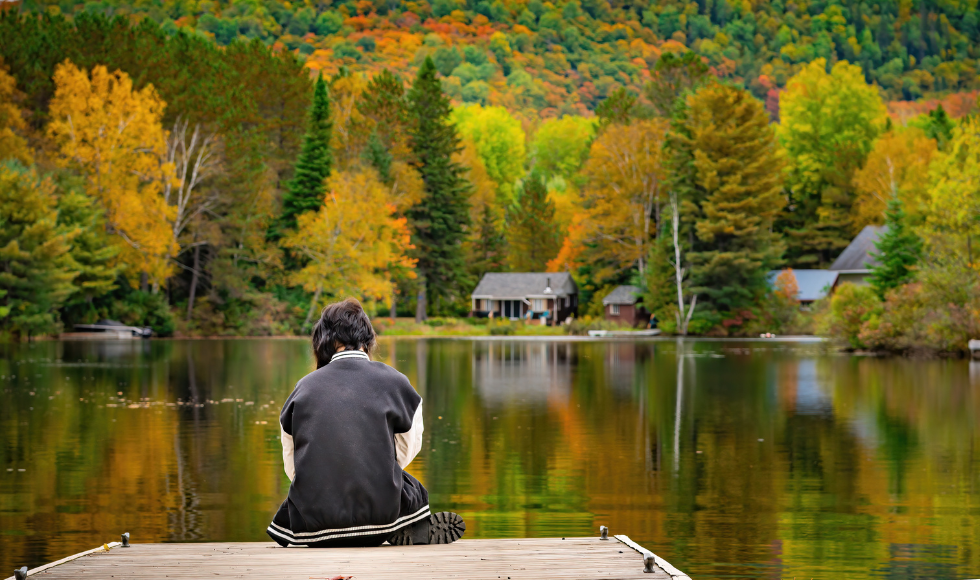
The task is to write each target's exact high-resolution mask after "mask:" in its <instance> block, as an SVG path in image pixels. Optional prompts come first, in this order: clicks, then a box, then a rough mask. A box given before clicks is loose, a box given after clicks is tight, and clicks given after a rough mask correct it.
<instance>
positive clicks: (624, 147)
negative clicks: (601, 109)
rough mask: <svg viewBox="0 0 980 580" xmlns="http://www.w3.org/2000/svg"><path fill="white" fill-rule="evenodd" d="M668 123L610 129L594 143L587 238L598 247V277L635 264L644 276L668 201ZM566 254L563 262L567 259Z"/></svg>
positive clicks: (586, 197)
mask: <svg viewBox="0 0 980 580" xmlns="http://www.w3.org/2000/svg"><path fill="white" fill-rule="evenodd" d="M667 128H668V126H667V121H665V120H663V119H651V120H645V121H635V122H633V123H632V124H630V125H611V126H610V127H608V128H607V129H606V130H605V131H604V132H603V133H602V135H601V136H600V137H599V138H598V139H596V141H595V142H594V143H593V144H592V149H591V152H590V154H589V160H588V162H586V165H585V176H586V178H587V179H588V185H587V186H586V187H585V189H584V190H583V201H584V204H585V207H586V208H587V209H586V212H587V214H588V218H587V219H584V220H582V222H581V225H582V226H583V228H584V230H583V231H582V232H581V233H582V239H583V240H584V241H585V242H589V243H593V244H594V246H593V247H592V248H590V250H589V254H590V258H591V259H592V260H593V261H594V262H595V263H596V267H597V274H598V275H597V278H602V277H605V276H608V275H611V274H613V273H615V272H618V271H622V270H625V269H627V268H629V267H631V266H633V265H634V264H635V265H636V266H637V269H638V270H639V272H640V275H641V276H642V275H643V274H644V272H645V270H646V259H647V256H648V255H649V253H650V244H651V242H652V240H653V238H654V234H655V233H656V231H657V228H658V225H659V221H660V208H661V205H662V204H663V202H664V200H665V196H666V184H665V183H664V179H665V169H664V166H663V161H664V158H663V145H664V139H665V136H666V133H667ZM567 254H568V253H567V252H561V253H559V258H562V259H567V258H566V256H567Z"/></svg>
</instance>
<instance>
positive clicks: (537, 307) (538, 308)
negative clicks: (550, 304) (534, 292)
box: [531, 298, 544, 312]
mask: <svg viewBox="0 0 980 580" xmlns="http://www.w3.org/2000/svg"><path fill="white" fill-rule="evenodd" d="M532 302H533V304H532V305H531V309H532V310H534V311H535V312H544V300H542V299H541V298H535V299H534V300H532Z"/></svg>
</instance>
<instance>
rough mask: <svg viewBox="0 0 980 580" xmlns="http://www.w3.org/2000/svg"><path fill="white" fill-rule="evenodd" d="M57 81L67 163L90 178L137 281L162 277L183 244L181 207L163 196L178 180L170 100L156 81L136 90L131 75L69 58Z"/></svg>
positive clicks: (55, 104) (55, 131) (55, 129)
mask: <svg viewBox="0 0 980 580" xmlns="http://www.w3.org/2000/svg"><path fill="white" fill-rule="evenodd" d="M54 81H55V94H54V98H53V99H52V100H51V109H50V113H51V122H50V124H49V125H48V134H49V135H50V136H51V138H52V139H53V140H54V142H55V143H56V144H57V145H58V148H59V153H60V159H59V161H60V162H61V163H62V164H63V165H66V166H71V167H74V168H76V169H77V170H78V171H79V172H81V173H82V174H83V175H84V176H85V178H86V182H87V192H88V194H89V195H91V196H92V197H94V198H95V199H97V200H99V202H100V203H101V204H102V206H103V207H104V208H105V212H106V226H107V228H108V229H109V231H110V232H111V233H113V234H115V235H116V237H117V239H118V240H119V241H120V246H121V252H120V254H119V259H120V260H121V262H122V263H123V264H124V265H125V267H126V268H125V270H126V273H127V275H128V276H129V278H130V280H131V281H135V279H136V277H137V276H140V275H142V274H145V275H146V276H147V278H148V281H149V282H152V283H155V284H156V283H160V282H162V281H163V280H164V279H165V278H166V277H167V276H168V275H169V274H170V272H171V264H170V258H171V257H173V256H175V255H176V253H177V250H178V246H177V243H176V242H175V241H174V239H173V237H172V235H171V224H172V222H173V219H174V209H173V208H172V207H168V206H167V204H166V202H165V201H164V199H163V197H162V196H161V192H162V191H163V188H164V186H165V184H166V183H167V181H168V180H172V179H173V167H172V165H171V164H168V163H165V162H164V159H165V154H166V142H167V132H166V131H165V130H164V129H163V125H162V124H161V122H160V119H161V117H162V115H163V110H164V107H165V106H166V105H165V103H164V102H163V101H162V100H161V99H160V98H159V97H158V96H157V94H156V91H155V90H154V89H153V87H152V86H147V87H146V88H144V89H143V90H139V91H137V90H134V89H133V83H132V81H131V80H130V78H129V76H128V75H127V74H126V73H124V72H121V71H116V72H114V73H110V72H109V71H108V70H107V69H106V67H104V66H96V67H95V68H93V69H92V72H91V75H89V74H88V73H86V72H85V71H84V70H82V69H79V68H78V67H76V66H75V65H74V64H72V63H71V62H70V61H67V60H66V61H65V62H64V63H62V64H60V65H58V67H57V68H56V69H55V73H54Z"/></svg>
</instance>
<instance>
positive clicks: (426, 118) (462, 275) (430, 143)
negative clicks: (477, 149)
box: [408, 57, 470, 321]
mask: <svg viewBox="0 0 980 580" xmlns="http://www.w3.org/2000/svg"><path fill="white" fill-rule="evenodd" d="M408 102H409V110H410V112H411V115H412V119H411V121H412V122H411V127H410V144H411V148H412V152H413V153H414V156H415V162H416V163H417V166H418V170H419V174H420V175H421V176H422V181H423V183H424V188H425V194H424V197H423V198H422V200H421V201H420V202H419V203H417V204H415V206H413V207H412V208H411V209H410V210H409V212H408V217H409V219H410V221H411V225H412V227H413V229H414V232H413V236H412V243H413V244H414V245H415V257H416V258H417V259H418V265H417V267H416V271H417V274H418V296H417V301H416V310H415V318H416V320H419V321H421V320H424V319H426V318H427V317H428V302H429V301H430V300H431V301H432V302H433V303H434V304H435V305H436V306H437V309H440V310H444V309H445V308H444V307H443V305H445V304H447V303H448V302H450V301H452V300H453V299H454V298H457V297H458V296H459V295H460V290H461V286H462V284H463V283H464V282H465V281H466V278H467V276H466V263H465V259H464V256H465V253H464V252H463V251H462V243H463V240H464V238H465V236H466V227H467V226H468V225H469V222H470V218H469V199H468V193H469V183H468V182H467V181H466V179H465V178H464V177H463V172H464V169H463V167H462V166H460V165H459V164H458V163H456V162H455V161H453V154H454V153H456V152H458V151H459V150H460V139H459V136H458V134H457V133H456V127H455V126H453V125H452V124H451V123H450V122H449V115H450V113H451V112H452V106H451V105H450V103H449V99H448V98H446V96H445V95H443V93H442V84H441V83H440V82H439V79H438V78H437V77H436V66H435V64H434V63H433V62H432V58H430V57H426V59H425V61H424V62H423V63H422V66H421V67H419V73H418V77H417V78H416V80H415V83H414V84H413V85H412V88H411V90H410V91H409V92H408Z"/></svg>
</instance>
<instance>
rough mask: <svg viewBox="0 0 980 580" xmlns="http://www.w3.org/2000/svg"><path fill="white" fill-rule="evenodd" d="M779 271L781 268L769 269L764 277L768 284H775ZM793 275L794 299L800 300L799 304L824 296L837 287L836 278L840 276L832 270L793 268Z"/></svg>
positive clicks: (773, 285)
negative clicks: (794, 281) (794, 278)
mask: <svg viewBox="0 0 980 580" xmlns="http://www.w3.org/2000/svg"><path fill="white" fill-rule="evenodd" d="M781 273H782V270H770V271H769V273H768V275H767V276H766V277H767V279H768V280H769V285H770V286H772V287H775V286H776V278H778V277H779V274H781ZM793 276H795V277H796V288H797V292H796V299H797V300H799V301H800V304H810V303H811V302H814V301H815V300H820V299H821V298H824V297H825V296H827V294H830V292H832V291H833V289H834V288H836V287H837V279H838V278H839V277H840V273H839V272H834V271H833V270H795V269H794V270H793Z"/></svg>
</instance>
